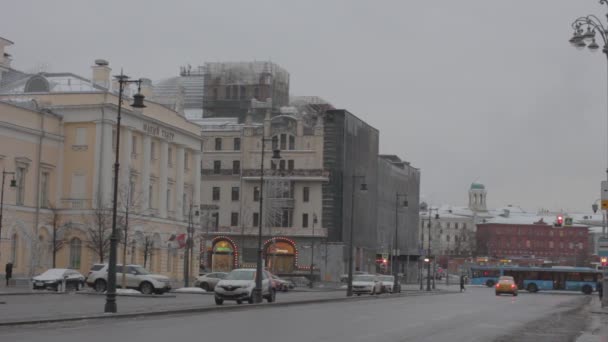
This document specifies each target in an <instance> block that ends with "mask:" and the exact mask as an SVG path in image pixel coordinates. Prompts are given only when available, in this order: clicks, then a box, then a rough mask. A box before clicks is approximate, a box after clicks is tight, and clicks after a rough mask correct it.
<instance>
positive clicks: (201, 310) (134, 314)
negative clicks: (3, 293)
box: [0, 291, 455, 327]
mask: <svg viewBox="0 0 608 342" xmlns="http://www.w3.org/2000/svg"><path fill="white" fill-rule="evenodd" d="M412 292H413V291H412ZM415 293H420V295H411V294H410V295H408V294H404V293H401V294H398V295H381V296H364V297H359V296H353V297H339V298H319V299H308V300H297V301H291V302H274V303H272V304H270V303H259V304H247V305H234V306H206V307H200V308H183V309H172V310H159V311H145V312H132V313H124V314H111V313H109V314H106V313H104V314H97V315H89V316H76V317H65V318H41V319H34V320H28V321H14V322H0V327H10V326H23V325H33V324H43V323H62V322H77V321H85V320H96V319H113V318H114V319H118V318H133V317H155V316H162V315H172V314H188V313H195V314H197V313H207V312H231V311H245V310H252V309H259V308H262V309H268V308H273V307H287V306H292V305H307V304H318V303H335V302H344V301H365V300H382V299H389V298H393V299H394V298H405V297H418V296H424V295H425V294H426V293H429V292H426V291H424V292H420V291H416V292H415ZM430 293H434V294H436V295H442V294H449V293H452V292H445V291H433V292H430ZM454 293H455V292H454Z"/></svg>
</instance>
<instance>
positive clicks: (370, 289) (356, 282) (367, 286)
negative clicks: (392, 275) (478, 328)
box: [353, 274, 382, 296]
mask: <svg viewBox="0 0 608 342" xmlns="http://www.w3.org/2000/svg"><path fill="white" fill-rule="evenodd" d="M353 293H354V294H356V295H357V296H360V295H362V294H366V293H368V294H371V295H374V294H380V293H382V282H381V281H380V279H378V277H377V276H375V275H373V274H358V275H356V276H354V277H353Z"/></svg>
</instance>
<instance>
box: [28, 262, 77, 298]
mask: <svg viewBox="0 0 608 342" xmlns="http://www.w3.org/2000/svg"><path fill="white" fill-rule="evenodd" d="M83 287H84V276H83V275H82V274H80V273H78V272H77V271H74V270H70V269H66V268H51V269H50V270H47V271H46V272H44V273H42V274H41V275H38V276H35V277H34V278H32V288H33V289H34V290H45V289H49V290H54V291H58V292H60V291H66V290H72V291H79V290H81V289H82V288H83Z"/></svg>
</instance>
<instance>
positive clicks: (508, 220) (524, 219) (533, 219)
mask: <svg viewBox="0 0 608 342" xmlns="http://www.w3.org/2000/svg"><path fill="white" fill-rule="evenodd" d="M555 219H556V217H555V216H539V215H515V216H509V217H502V216H496V217H494V218H492V219H489V220H486V222H485V223H494V224H513V225H514V224H518V225H526V224H527V225H534V224H541V223H540V222H543V223H544V224H546V225H553V223H554V222H555ZM568 227H587V225H584V224H579V223H576V222H573V224H572V225H570V226H568Z"/></svg>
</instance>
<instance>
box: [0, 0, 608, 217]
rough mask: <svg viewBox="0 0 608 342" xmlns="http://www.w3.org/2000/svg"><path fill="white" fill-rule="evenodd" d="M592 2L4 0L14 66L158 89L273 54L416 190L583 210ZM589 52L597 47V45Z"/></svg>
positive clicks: (596, 176) (595, 103)
mask: <svg viewBox="0 0 608 342" xmlns="http://www.w3.org/2000/svg"><path fill="white" fill-rule="evenodd" d="M606 10H607V8H606V6H602V5H600V4H599V1H598V0H576V1H573V0H532V1H531V0H511V1H488V0H459V1H448V0H436V1H429V0H407V1H403V0H399V1H380V0H378V1H354V0H350V1H349V0H342V1H337V0H336V1H333V0H319V1H316V0H314V1H313V0H306V1H286V0H276V1H263V0H256V1H254V0H242V1H217V0H216V1H203V0H189V1H185V0H184V1H179V0H174V1H150V0H148V1H123V0H112V1H109V0H106V1H76V0H74V1H58V0H55V1H46V0H44V1H42V0H41V1H28V0H20V1H10V2H6V3H5V4H4V5H3V6H2V11H0V36H2V37H4V38H7V39H9V40H12V41H14V42H15V45H14V46H12V47H11V48H9V51H8V52H9V53H11V54H12V55H13V56H14V66H15V67H16V68H19V69H25V70H30V69H32V68H35V67H36V66H38V65H43V64H46V65H48V69H47V70H50V71H72V72H76V73H79V74H82V75H84V76H87V77H88V76H89V75H90V65H91V64H92V62H93V60H94V59H95V58H105V59H108V60H109V61H110V66H111V67H113V68H114V70H118V69H119V68H120V67H123V68H124V70H125V72H126V73H127V74H128V75H130V76H133V77H149V78H152V79H154V80H158V79H161V78H165V77H170V76H174V75H176V74H177V72H178V70H179V66H180V65H184V64H186V63H190V64H192V65H193V66H196V65H198V64H201V63H203V62H205V61H235V60H238V61H241V60H243V61H244V60H253V59H257V60H264V59H271V60H272V61H274V62H276V63H278V64H280V65H281V66H283V67H284V68H286V69H287V70H288V71H289V72H290V74H291V92H292V94H294V95H318V96H321V97H323V98H325V99H327V100H329V101H330V102H332V103H333V104H334V105H335V106H336V107H340V108H345V109H348V110H349V111H351V112H352V113H354V114H356V115H357V116H359V117H361V118H362V119H364V120H366V121H367V122H368V123H370V124H371V125H373V126H375V127H376V128H378V129H379V130H380V133H381V138H380V149H381V152H382V153H392V154H397V155H399V156H401V157H402V158H404V159H406V160H408V161H410V162H412V164H413V165H415V166H417V167H419V168H421V170H422V196H423V197H424V198H426V199H427V200H429V201H430V202H432V203H436V204H440V203H444V204H445V203H452V204H455V205H460V204H462V205H464V204H466V200H467V189H468V187H469V185H470V183H471V182H472V181H474V180H476V179H477V180H478V181H479V182H481V183H484V184H485V185H486V188H487V189H488V202H489V205H490V206H492V207H497V206H502V205H506V204H516V205H521V206H523V207H524V208H526V209H529V210H536V209H538V208H549V209H562V208H563V209H571V210H587V211H588V210H589V209H588V208H589V207H590V205H591V203H592V202H593V201H594V200H595V199H597V198H598V197H599V193H600V191H599V190H600V189H599V188H600V181H601V180H602V179H605V178H606V173H605V170H606V164H607V161H606V154H607V147H606V145H607V143H606V141H607V138H606V136H607V129H606V126H607V114H606V101H607V100H606V97H607V95H606V77H607V76H606V59H605V57H604V56H603V55H602V54H601V52H598V53H596V54H592V53H591V52H589V51H588V50H584V51H578V50H576V49H574V48H572V47H571V46H570V45H569V43H568V39H569V38H570V36H571V34H572V30H571V28H570V24H571V22H572V21H573V20H574V19H575V18H576V17H578V16H582V15H587V14H596V15H598V16H599V17H600V18H602V19H603V18H605V17H604V14H605V13H606ZM600 44H601V43H600Z"/></svg>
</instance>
